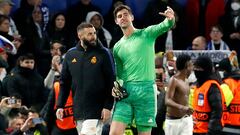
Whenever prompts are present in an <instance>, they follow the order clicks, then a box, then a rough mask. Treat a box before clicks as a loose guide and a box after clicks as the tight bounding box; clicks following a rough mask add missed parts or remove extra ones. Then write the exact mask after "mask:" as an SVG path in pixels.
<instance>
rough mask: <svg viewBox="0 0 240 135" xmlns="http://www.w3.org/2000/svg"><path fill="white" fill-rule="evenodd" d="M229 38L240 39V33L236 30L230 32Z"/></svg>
mask: <svg viewBox="0 0 240 135" xmlns="http://www.w3.org/2000/svg"><path fill="white" fill-rule="evenodd" d="M230 38H231V39H240V33H238V32H235V33H232V34H230Z"/></svg>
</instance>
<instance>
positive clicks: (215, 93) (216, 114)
mask: <svg viewBox="0 0 240 135" xmlns="http://www.w3.org/2000/svg"><path fill="white" fill-rule="evenodd" d="M208 101H209V105H210V106H211V110H212V111H211V114H210V120H209V124H208V133H207V135H219V134H221V131H222V124H221V117H222V112H223V108H222V96H221V93H220V90H219V88H218V86H217V85H215V84H212V86H211V87H210V89H209V92H208Z"/></svg>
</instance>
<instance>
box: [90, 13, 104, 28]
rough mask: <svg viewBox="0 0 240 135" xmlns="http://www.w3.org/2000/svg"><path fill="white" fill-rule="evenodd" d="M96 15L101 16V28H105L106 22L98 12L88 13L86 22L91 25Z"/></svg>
mask: <svg viewBox="0 0 240 135" xmlns="http://www.w3.org/2000/svg"><path fill="white" fill-rule="evenodd" d="M95 15H98V16H100V19H101V26H103V23H104V20H103V16H102V15H101V14H100V13H99V12H97V11H91V12H88V14H87V16H86V22H87V23H90V20H91V19H92V18H93V16H95Z"/></svg>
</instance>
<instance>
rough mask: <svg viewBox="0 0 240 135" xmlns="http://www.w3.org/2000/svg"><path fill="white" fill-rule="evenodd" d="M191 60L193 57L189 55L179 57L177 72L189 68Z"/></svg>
mask: <svg viewBox="0 0 240 135" xmlns="http://www.w3.org/2000/svg"><path fill="white" fill-rule="evenodd" d="M190 60H191V57H190V56H189V55H187V54H181V55H179V56H178V57H177V61H176V67H177V70H183V69H184V68H186V66H187V62H189V61H190Z"/></svg>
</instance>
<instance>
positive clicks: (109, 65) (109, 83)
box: [103, 50, 116, 110]
mask: <svg viewBox="0 0 240 135" xmlns="http://www.w3.org/2000/svg"><path fill="white" fill-rule="evenodd" d="M114 69H115V67H114V61H113V56H112V54H111V53H110V51H108V50H106V52H105V54H104V63H103V72H104V77H105V80H106V82H105V86H106V99H105V104H104V108H106V109H109V110H111V109H112V106H113V101H114V99H113V96H112V88H113V82H114V80H115V77H116V76H115V71H114Z"/></svg>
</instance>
